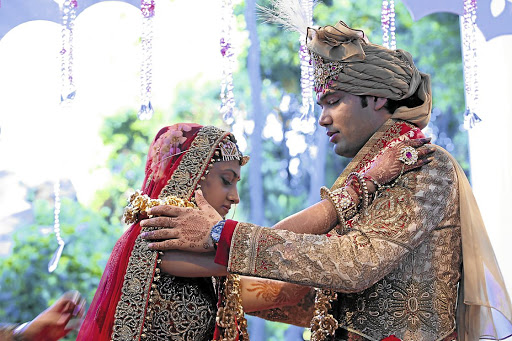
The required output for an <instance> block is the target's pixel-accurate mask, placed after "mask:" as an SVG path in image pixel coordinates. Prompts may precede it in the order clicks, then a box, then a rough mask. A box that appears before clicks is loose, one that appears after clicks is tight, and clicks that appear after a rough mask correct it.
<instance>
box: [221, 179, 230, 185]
mask: <svg viewBox="0 0 512 341" xmlns="http://www.w3.org/2000/svg"><path fill="white" fill-rule="evenodd" d="M221 179H222V183H223V184H224V185H226V186H230V185H231V181H228V180H227V179H225V178H223V177H221Z"/></svg>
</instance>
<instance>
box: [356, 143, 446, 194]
mask: <svg viewBox="0 0 512 341" xmlns="http://www.w3.org/2000/svg"><path fill="white" fill-rule="evenodd" d="M428 142H430V138H422V139H413V140H407V141H402V142H400V143H398V144H397V145H395V146H393V147H391V148H389V149H386V150H385V151H384V153H383V154H382V155H380V156H379V157H378V158H377V159H376V160H375V162H374V163H373V165H372V167H371V168H370V169H369V170H368V171H366V173H365V174H364V175H365V176H368V177H371V178H373V179H374V180H375V181H377V183H378V184H379V185H384V184H387V183H390V182H391V181H393V180H395V179H396V178H397V177H398V176H399V175H401V174H402V173H405V172H408V171H410V170H413V169H416V168H419V167H422V166H424V165H426V164H427V163H429V162H431V161H432V160H434V158H433V156H432V155H431V154H432V153H434V151H435V150H436V148H435V147H434V146H432V145H428V144H427V143H428ZM415 152H416V153H417V160H416V161H414V158H415V154H416V153H415ZM402 160H404V161H405V162H404V161H402ZM413 161H414V162H413Z"/></svg>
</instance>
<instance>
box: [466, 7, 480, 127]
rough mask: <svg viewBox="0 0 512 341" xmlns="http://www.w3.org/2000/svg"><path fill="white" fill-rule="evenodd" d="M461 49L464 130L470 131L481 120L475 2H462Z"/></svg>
mask: <svg viewBox="0 0 512 341" xmlns="http://www.w3.org/2000/svg"><path fill="white" fill-rule="evenodd" d="M462 49H463V57H464V88H465V92H466V111H465V112H464V128H466V129H471V128H473V127H474V126H475V124H476V123H478V122H481V121H482V119H481V118H480V117H478V115H477V114H476V112H477V111H478V66H477V47H476V0H464V15H463V17H462Z"/></svg>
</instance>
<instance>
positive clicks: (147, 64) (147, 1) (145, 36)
mask: <svg viewBox="0 0 512 341" xmlns="http://www.w3.org/2000/svg"><path fill="white" fill-rule="evenodd" d="M140 10H141V12H142V36H141V47H142V53H141V58H142V60H141V68H140V83H141V85H140V99H141V105H140V109H139V113H138V117H139V119H141V120H149V119H150V118H151V117H152V116H153V106H152V105H151V86H152V81H153V19H154V16H155V0H141V3H140Z"/></svg>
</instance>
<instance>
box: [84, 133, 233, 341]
mask: <svg viewBox="0 0 512 341" xmlns="http://www.w3.org/2000/svg"><path fill="white" fill-rule="evenodd" d="M228 134H229V133H228V132H226V131H222V130H220V129H218V128H215V127H202V126H201V125H198V124H193V123H192V124H176V125H173V126H170V127H165V128H163V129H161V130H160V131H159V132H158V134H157V135H156V137H155V139H154V140H153V142H152V144H151V146H150V148H149V152H148V158H147V162H146V168H145V173H146V175H145V179H144V183H143V185H142V188H141V190H142V192H143V194H147V195H148V196H149V197H150V198H152V199H156V198H158V197H159V196H160V197H162V195H163V194H165V196H167V195H175V196H178V197H181V198H183V199H187V200H191V199H192V198H193V194H194V190H195V188H196V186H197V183H198V182H199V180H200V178H201V176H202V175H203V173H204V171H205V170H206V167H207V166H208V163H209V162H210V159H211V158H212V156H213V153H214V150H215V148H216V147H217V146H218V144H219V142H221V141H222V139H224V138H225V137H226V136H227V135H228ZM140 232H141V226H140V224H139V222H136V223H134V224H133V225H132V226H131V227H130V228H129V229H128V230H127V231H126V232H125V233H124V234H123V235H122V236H121V238H120V239H119V240H118V241H117V243H116V245H115V246H114V249H113V250H112V254H111V255H110V258H109V260H108V263H107V266H106V268H105V271H104V272H103V276H102V277H101V281H100V284H99V286H98V289H97V291H96V294H95V295H94V299H93V301H92V303H91V305H90V307H89V310H88V312H87V315H86V317H85V320H84V323H83V325H82V328H81V329H80V332H79V334H78V338H77V340H85V341H91V340H94V341H101V340H112V339H122V340H127V339H131V340H133V339H135V340H138V339H140V336H141V334H142V333H143V332H142V325H143V323H144V318H145V314H146V309H147V306H148V299H149V290H150V289H151V284H152V283H153V279H154V276H155V268H156V259H157V253H156V252H154V251H150V250H148V249H147V247H146V246H145V244H144V243H145V242H144V241H142V240H141V239H140V238H138V236H139V234H140ZM137 250H139V251H137ZM140 250H142V251H140ZM141 252H143V255H142V256H141ZM135 254H137V257H135ZM144 257H145V258H144ZM134 258H136V259H134ZM131 262H133V263H131ZM129 263H130V266H129ZM132 264H137V266H139V272H137V273H135V274H134V273H127V269H131V267H132ZM141 264H142V265H141ZM140 266H143V268H142V271H140ZM129 272H131V271H129ZM141 273H144V275H146V276H147V277H144V278H141V277H140V274H141ZM129 277H130V278H129ZM134 283H135V284H134ZM133 292H135V293H136V295H135V296H134V294H133ZM129 294H130V295H132V296H130V299H129V300H128V299H124V297H125V296H126V295H129ZM134 297H135V298H134ZM134 300H135V301H137V302H135V303H133V301H134ZM121 308H122V309H121ZM120 309H121V312H120ZM116 310H117V314H116ZM123 311H130V315H131V316H130V318H129V319H126V318H125V319H124V320H122V322H119V319H120V315H122V312H123ZM113 331H114V334H113ZM116 335H117V336H116Z"/></svg>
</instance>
